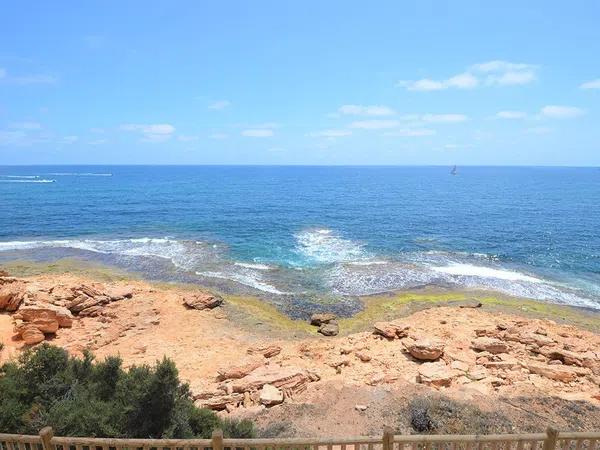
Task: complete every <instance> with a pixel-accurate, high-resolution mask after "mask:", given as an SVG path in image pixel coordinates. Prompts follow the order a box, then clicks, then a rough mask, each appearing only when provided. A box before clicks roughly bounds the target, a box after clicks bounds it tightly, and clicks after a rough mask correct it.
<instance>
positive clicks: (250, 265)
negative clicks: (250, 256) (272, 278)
mask: <svg viewBox="0 0 600 450" xmlns="http://www.w3.org/2000/svg"><path fill="white" fill-rule="evenodd" d="M234 264H235V265H236V266H239V267H245V268H246V269H256V270H271V269H272V267H271V266H267V265H266V264H259V263H243V262H235V263H234Z"/></svg>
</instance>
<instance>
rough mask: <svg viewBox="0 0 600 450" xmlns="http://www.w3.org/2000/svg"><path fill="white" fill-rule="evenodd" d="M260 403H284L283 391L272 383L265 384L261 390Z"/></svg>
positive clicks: (267, 404) (269, 404)
mask: <svg viewBox="0 0 600 450" xmlns="http://www.w3.org/2000/svg"><path fill="white" fill-rule="evenodd" d="M259 401H260V403H262V404H263V405H265V406H273V405H278V404H280V403H283V392H282V391H281V390H280V389H278V388H276V387H275V386H273V385H272V384H265V385H264V386H263V387H262V389H261V390H260V397H259Z"/></svg>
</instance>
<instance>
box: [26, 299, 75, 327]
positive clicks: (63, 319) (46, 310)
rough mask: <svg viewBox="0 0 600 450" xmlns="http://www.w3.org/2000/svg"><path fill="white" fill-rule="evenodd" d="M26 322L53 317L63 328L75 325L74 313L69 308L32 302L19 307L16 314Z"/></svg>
mask: <svg viewBox="0 0 600 450" xmlns="http://www.w3.org/2000/svg"><path fill="white" fill-rule="evenodd" d="M16 316H18V318H20V319H22V320H23V321H24V322H33V321H34V320H35V319H40V318H42V319H53V320H56V321H57V322H58V326H59V327H61V328H70V327H71V326H72V325H73V315H72V314H71V312H70V311H69V310H68V309H67V308H63V307H62V306H55V305H51V304H43V305H42V304H32V305H25V306H22V307H21V308H19V312H18V313H17V314H16Z"/></svg>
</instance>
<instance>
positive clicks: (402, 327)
mask: <svg viewBox="0 0 600 450" xmlns="http://www.w3.org/2000/svg"><path fill="white" fill-rule="evenodd" d="M373 328H374V331H373V332H374V333H375V334H378V335H380V336H383V337H385V338H387V339H396V338H400V339H401V338H404V337H406V336H408V330H409V328H410V327H409V326H408V325H406V324H404V323H402V322H398V321H395V320H394V321H391V322H376V323H375V324H374V325H373Z"/></svg>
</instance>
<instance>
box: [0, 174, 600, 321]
mask: <svg viewBox="0 0 600 450" xmlns="http://www.w3.org/2000/svg"><path fill="white" fill-rule="evenodd" d="M449 172H450V168H447V167H236V166H212V167H210V166H186V167H178V166H162V167H161V166H148V167H145V166H115V167H108V166H106V167H101V166H90V167H84V166H65V167H60V166H48V167H42V166H27V167H15V166H13V167H8V166H0V262H1V261H7V260H11V259H22V258H26V259H35V260H41V261H48V260H53V259H56V258H60V257H64V256H69V257H79V258H84V259H89V260H93V261H99V262H103V263H108V264H114V265H117V266H119V267H125V268H128V269H130V270H135V271H138V272H141V273H143V274H144V275H146V276H148V277H150V278H157V279H167V280H185V281H191V282H197V283H200V284H203V285H209V286H216V287H219V288H220V289H224V290H227V291H232V292H249V293H259V294H261V295H263V296H264V297H266V298H268V299H270V300H271V301H273V302H275V303H276V304H277V305H279V306H280V307H282V308H283V309H285V310H287V311H288V312H291V313H293V314H300V313H301V312H302V310H304V309H306V306H305V305H307V304H311V302H317V301H319V299H322V298H326V299H327V301H328V302H330V303H331V304H333V305H339V308H340V309H343V310H344V311H347V310H351V309H352V308H355V307H356V302H355V301H354V300H353V299H354V298H355V296H358V295H365V294H373V293H379V292H387V291H391V290H396V289H408V288H416V287H422V286H428V285H433V286H444V287H456V288H463V287H467V288H481V289H488V290H493V291H499V292H503V293H506V294H511V295H516V296H524V297H529V298H535V299H540V300H545V301H552V302H558V303H566V304H573V305H578V306H584V307H590V308H595V309H600V208H599V206H600V170H599V169H597V168H538V167H529V168H516V167H514V168H506V167H503V168H500V167H459V168H458V174H457V175H456V176H452V175H450V173H449Z"/></svg>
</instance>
